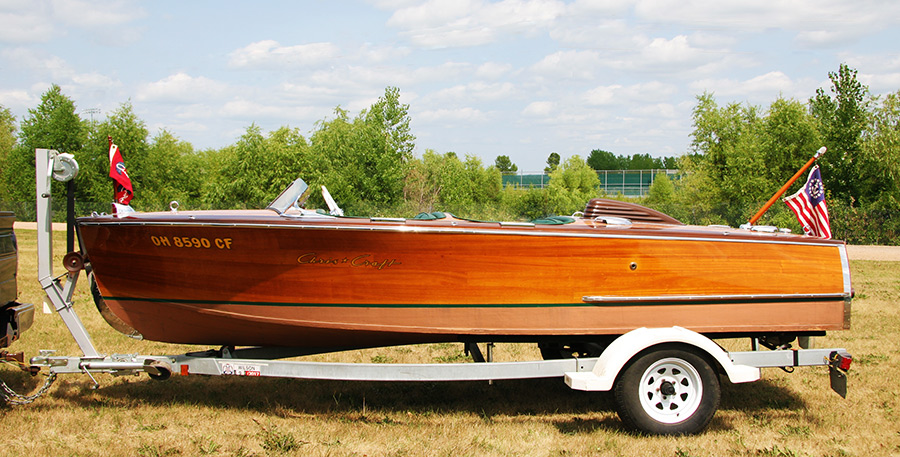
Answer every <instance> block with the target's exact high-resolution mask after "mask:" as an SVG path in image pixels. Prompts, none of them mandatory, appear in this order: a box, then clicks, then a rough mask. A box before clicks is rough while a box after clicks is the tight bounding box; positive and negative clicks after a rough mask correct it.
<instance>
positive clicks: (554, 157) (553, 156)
mask: <svg viewBox="0 0 900 457" xmlns="http://www.w3.org/2000/svg"><path fill="white" fill-rule="evenodd" d="M559 159H560V157H559V154H557V153H555V152H551V153H550V156H549V157H547V166H546V167H544V173H547V174H550V173H553V170H556V168H557V167H559Z"/></svg>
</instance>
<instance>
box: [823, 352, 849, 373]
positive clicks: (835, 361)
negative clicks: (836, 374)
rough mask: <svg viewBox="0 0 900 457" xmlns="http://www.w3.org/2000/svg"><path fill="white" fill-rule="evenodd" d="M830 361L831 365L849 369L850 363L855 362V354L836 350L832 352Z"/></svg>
mask: <svg viewBox="0 0 900 457" xmlns="http://www.w3.org/2000/svg"><path fill="white" fill-rule="evenodd" d="M829 362H830V363H829V364H830V365H834V366H835V367H836V368H840V369H841V370H843V371H847V370H849V369H850V364H851V363H853V356H851V355H850V354H848V353H846V352H844V353H841V352H838V351H834V352H832V353H831V360H830V361H829Z"/></svg>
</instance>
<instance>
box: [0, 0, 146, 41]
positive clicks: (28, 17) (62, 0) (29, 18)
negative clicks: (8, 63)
mask: <svg viewBox="0 0 900 457" xmlns="http://www.w3.org/2000/svg"><path fill="white" fill-rule="evenodd" d="M144 15H145V12H144V9H143V8H142V7H141V6H140V4H139V3H137V2H134V1H127V0H106V1H88V0H44V1H6V2H4V4H3V5H0V24H2V26H0V42H7V43H43V42H47V41H50V40H52V39H54V38H58V37H60V36H66V35H68V34H69V32H70V29H76V30H78V33H80V34H84V33H87V34H88V35H89V36H92V37H94V38H101V40H102V41H104V42H106V44H121V42H122V41H123V37H124V36H126V35H127V36H131V37H135V36H136V34H135V29H134V28H119V29H118V30H117V31H116V32H115V33H114V34H113V35H110V30H109V27H113V26H120V25H123V24H127V23H129V22H132V21H134V20H135V19H138V18H141V17H143V16H144ZM113 36H114V37H115V40H116V41H109V40H108V39H106V38H111V37H113ZM104 37H105V38H104Z"/></svg>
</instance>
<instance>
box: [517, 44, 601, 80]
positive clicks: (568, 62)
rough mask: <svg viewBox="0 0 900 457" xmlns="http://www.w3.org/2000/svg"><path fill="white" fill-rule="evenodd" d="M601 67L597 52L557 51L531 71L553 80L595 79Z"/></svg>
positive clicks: (534, 66)
mask: <svg viewBox="0 0 900 457" xmlns="http://www.w3.org/2000/svg"><path fill="white" fill-rule="evenodd" d="M600 66H601V60H600V55H599V54H598V53H597V52H596V51H557V52H555V53H553V54H550V55H548V56H546V57H544V58H543V59H541V61H540V62H537V63H535V64H534V65H532V66H531V71H533V72H534V73H535V74H538V75H540V76H544V77H547V78H552V79H584V80H590V79H593V78H594V76H595V74H596V72H597V70H598V68H599V67H600Z"/></svg>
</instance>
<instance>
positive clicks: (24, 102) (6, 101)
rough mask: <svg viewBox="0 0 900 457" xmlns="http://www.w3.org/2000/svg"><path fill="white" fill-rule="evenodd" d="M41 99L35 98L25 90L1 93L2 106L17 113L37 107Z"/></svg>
mask: <svg viewBox="0 0 900 457" xmlns="http://www.w3.org/2000/svg"><path fill="white" fill-rule="evenodd" d="M39 100H40V99H39V98H36V97H33V96H32V95H31V94H29V92H28V91H25V90H17V89H13V90H4V91H0V105H3V106H4V107H5V108H9V109H12V110H15V111H25V110H26V109H28V108H30V107H32V106H34V105H37V104H38V103H39Z"/></svg>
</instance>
